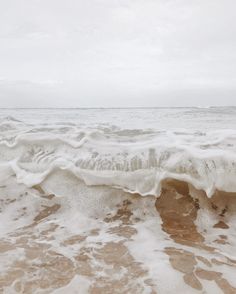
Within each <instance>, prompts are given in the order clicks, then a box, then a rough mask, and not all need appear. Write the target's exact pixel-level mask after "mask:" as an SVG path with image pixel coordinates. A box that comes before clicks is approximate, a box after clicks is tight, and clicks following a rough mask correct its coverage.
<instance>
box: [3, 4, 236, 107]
mask: <svg viewBox="0 0 236 294" xmlns="http://www.w3.org/2000/svg"><path fill="white" fill-rule="evenodd" d="M235 13H236V1H235V0H0V107H132V106H136V107H140V106H151V107H152V106H192V105H193V106H209V105H236V53H235V52H236V16H235Z"/></svg>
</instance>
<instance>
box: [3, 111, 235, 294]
mask: <svg viewBox="0 0 236 294" xmlns="http://www.w3.org/2000/svg"><path fill="white" fill-rule="evenodd" d="M235 143H236V108H204V109H201V108H181V109H179V108H173V109H167V108H160V109H118V110H117V109H116V110H114V109H79V110H78V109H71V110H55V109H54V110H53V109H39V110H23V109H22V110H7V109H4V110H0V166H1V169H0V211H1V214H0V237H1V239H0V254H1V255H0V261H1V262H0V289H1V291H2V292H3V293H66V292H68V293H82V294H83V293H164V294H165V293H176V292H177V291H179V292H180V293H186V294H187V293H236V283H235V278H234V277H235V274H236V256H235V249H236V234H235V211H236V184H235V176H236V156H235V155H236V146H235ZM167 277H168V283H167Z"/></svg>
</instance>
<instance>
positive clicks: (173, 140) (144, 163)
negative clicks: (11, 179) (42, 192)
mask: <svg viewBox="0 0 236 294" xmlns="http://www.w3.org/2000/svg"><path fill="white" fill-rule="evenodd" d="M0 130H1V134H0V164H1V171H2V172H1V174H2V175H1V177H6V176H7V175H8V174H12V173H14V174H15V175H16V176H17V180H18V182H19V183H24V184H25V185H27V186H29V187H30V186H33V185H36V184H40V183H42V182H43V181H44V180H45V179H46V178H47V177H48V176H49V175H50V174H52V173H54V172H56V171H57V170H68V171H69V172H70V173H73V174H74V175H75V176H76V177H78V178H79V179H82V180H83V181H84V182H85V183H86V184H87V185H106V186H112V187H116V188H120V189H123V190H125V191H129V192H131V193H139V194H140V195H142V196H145V195H155V196H158V195H160V191H161V185H162V182H163V181H164V180H166V179H170V178H171V179H175V180H180V181H185V182H187V183H189V184H191V185H193V186H194V187H195V188H197V189H202V190H204V191H205V192H206V193H207V195H208V196H209V197H210V196H212V195H213V194H214V192H215V191H216V190H221V191H226V192H235V191H236V182H235V176H236V152H235V150H236V132H235V131H233V130H227V131H226V130H222V131H208V132H202V131H201V132H200V131H190V130H181V131H155V130H151V129H149V130H137V129H136V130H130V129H118V128H112V127H110V128H109V127H107V128H105V127H101V126H100V127H98V128H80V127H78V126H76V124H55V125H44V124H41V125H38V126H36V125H32V124H25V123H23V122H21V121H18V120H16V119H14V118H9V117H8V118H7V119H3V120H2V121H1V123H0Z"/></svg>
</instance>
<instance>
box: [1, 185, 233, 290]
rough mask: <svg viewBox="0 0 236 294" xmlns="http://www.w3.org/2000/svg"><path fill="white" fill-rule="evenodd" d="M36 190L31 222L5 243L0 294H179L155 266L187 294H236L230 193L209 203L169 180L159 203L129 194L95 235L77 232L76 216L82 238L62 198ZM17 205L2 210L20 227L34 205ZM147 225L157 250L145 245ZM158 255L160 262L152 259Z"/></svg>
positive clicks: (94, 220) (95, 221)
mask: <svg viewBox="0 0 236 294" xmlns="http://www.w3.org/2000/svg"><path fill="white" fill-rule="evenodd" d="M32 190H33V191H34V192H35V193H36V195H37V201H38V203H39V205H38V207H37V209H36V211H35V215H34V216H33V217H32V221H31V222H30V223H29V224H27V225H22V226H18V228H17V229H16V230H13V231H11V232H9V233H7V234H6V235H5V236H4V237H2V238H1V240H0V254H1V257H0V260H1V264H2V265H1V272H0V292H1V293H27V294H28V293H82V294H83V293H94V294H97V293H101V294H104V293H105V294H106V293H107V294H113V293H135V294H136V293H163V294H165V293H174V292H172V290H171V288H168V287H167V286H165V284H166V278H164V277H165V273H164V274H163V272H162V270H161V271H160V272H159V274H157V275H153V274H151V272H152V270H153V269H152V267H153V265H154V267H155V265H157V266H158V267H159V268H162V265H163V271H165V267H166V268H167V269H168V271H169V272H170V273H171V274H170V275H169V276H168V283H170V284H171V283H173V287H177V289H182V293H212V294H213V293H214V294H215V293H226V294H233V293H236V283H235V281H233V279H232V277H233V276H235V275H236V259H235V258H232V257H231V256H229V255H230V254H229V252H234V251H235V249H236V242H235V236H234V235H233V234H232V219H233V217H234V213H235V207H236V205H235V203H236V201H235V200H234V197H235V195H233V194H232V193H231V194H227V193H224V195H223V196H224V200H222V199H223V198H222V195H221V193H222V192H217V193H216V194H215V195H214V196H213V198H211V199H208V198H207V197H206V195H205V194H204V193H203V192H202V191H197V190H194V188H189V186H188V185H187V184H185V183H182V182H178V181H166V182H165V183H163V189H162V193H161V196H160V197H159V198H157V199H155V197H152V196H150V197H141V196H140V195H131V194H128V193H124V195H123V196H122V197H121V198H120V199H119V201H117V203H116V204H115V206H114V208H113V209H112V210H111V211H110V212H109V213H105V214H101V215H94V216H92V217H91V216H90V218H91V227H90V229H89V230H83V229H81V227H79V220H80V217H79V216H78V218H77V219H76V220H77V221H78V232H77V233H75V232H74V231H73V233H72V232H71V231H70V228H69V227H67V225H66V224H65V226H63V219H64V218H70V217H71V220H70V221H71V225H73V226H75V227H76V224H75V223H73V221H74V219H73V215H70V213H69V214H67V212H66V210H67V209H68V208H67V207H64V205H63V203H62V202H61V200H60V198H58V197H56V196H54V195H53V194H47V193H45V192H44V190H43V188H42V187H40V186H36V187H34V188H33V189H32ZM190 194H191V195H190ZM24 197H25V198H26V197H27V194H22V199H23V198H24ZM16 201H18V200H16V199H15V198H14V196H13V195H12V196H11V197H6V198H5V199H4V200H2V203H1V205H2V206H1V209H2V211H4V209H6V207H7V208H9V207H12V213H13V214H14V213H15V217H16V221H19V219H21V218H24V217H25V216H26V215H27V211H28V210H30V207H27V206H21V204H20V205H18V206H17V213H16V211H14V209H13V207H14V205H15V204H14V203H15V202H16ZM22 201H23V200H22ZM24 205H25V204H24ZM104 205H105V204H104ZM19 211H20V213H18V212H19ZM205 214H207V215H209V219H210V220H211V221H209V220H207V219H204V218H203V216H204V215H205ZM155 220H156V226H155V227H152V226H150V227H149V224H150V222H151V223H153V222H155ZM67 221H68V219H67ZM81 221H82V216H81ZM65 223H66V222H65ZM144 224H146V225H145V226H146V228H147V229H148V230H149V236H152V237H153V240H154V241H153V243H154V249H153V250H152V247H150V248H149V247H144V246H143V244H142V243H140V247H139V240H140V239H142V236H143V239H145V238H146V237H145V234H144V233H145V232H146V231H143V226H144ZM159 230H160V231H159ZM160 232H161V234H162V235H160ZM138 236H140V239H139V238H138ZM156 237H158V239H157V240H156V239H155V238H156ZM155 240H156V241H155ZM147 241H148V240H147ZM155 242H156V247H155ZM160 243H161V244H162V245H161V244H160ZM135 246H136V247H135ZM134 248H140V249H139V251H140V252H137V254H136V251H135V250H134ZM151 251H153V252H152V255H151ZM157 251H161V252H160V253H158V254H161V255H160V256H161V259H160V258H158V256H159V255H156V257H155V255H153V254H154V253H155V252H157ZM145 258H146V259H145ZM156 272H157V273H158V269H157V270H156ZM172 279H173V282H172Z"/></svg>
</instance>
